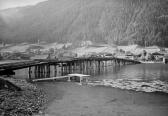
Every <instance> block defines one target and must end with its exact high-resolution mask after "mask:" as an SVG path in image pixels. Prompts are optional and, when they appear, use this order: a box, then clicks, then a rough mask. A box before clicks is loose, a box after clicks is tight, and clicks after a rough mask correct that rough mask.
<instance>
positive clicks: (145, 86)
mask: <svg viewBox="0 0 168 116" xmlns="http://www.w3.org/2000/svg"><path fill="white" fill-rule="evenodd" d="M54 73H55V71H54V68H53V67H51V71H50V74H43V76H44V77H53V76H54V75H57V76H59V75H61V72H60V69H59V67H58V70H57V74H54ZM71 73H82V74H89V75H91V76H90V79H89V83H88V85H89V86H110V87H113V88H120V89H128V90H134V91H145V92H155V91H159V92H165V93H168V65H166V64H137V65H123V66H108V67H104V68H102V69H101V70H98V69H97V68H88V69H86V70H83V71H80V70H72V71H71ZM65 74H68V72H64V75H65ZM15 76H16V77H17V78H19V77H20V78H23V77H24V78H28V69H22V70H17V71H16V75H15ZM37 76H41V75H37V74H36V75H35V74H33V73H32V75H31V77H32V78H40V77H37Z"/></svg>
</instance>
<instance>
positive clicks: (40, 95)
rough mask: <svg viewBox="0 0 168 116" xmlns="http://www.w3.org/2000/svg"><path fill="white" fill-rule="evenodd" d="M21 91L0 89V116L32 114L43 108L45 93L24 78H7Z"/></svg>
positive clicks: (26, 115)
mask: <svg viewBox="0 0 168 116" xmlns="http://www.w3.org/2000/svg"><path fill="white" fill-rule="evenodd" d="M6 80H8V81H10V82H12V83H13V84H15V85H17V86H18V87H20V88H21V89H22V91H11V90H8V89H1V90H0V116H32V115H34V114H38V113H39V112H41V111H42V110H43V109H44V107H43V106H44V104H45V102H46V99H45V93H44V92H43V91H42V90H39V89H37V88H36V86H34V85H32V84H30V83H28V82H27V81H26V80H20V79H13V78H7V79H6Z"/></svg>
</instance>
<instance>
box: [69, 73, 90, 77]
mask: <svg viewBox="0 0 168 116" xmlns="http://www.w3.org/2000/svg"><path fill="white" fill-rule="evenodd" d="M68 76H71V77H73V76H76V77H89V76H90V75H84V74H77V73H74V74H68Z"/></svg>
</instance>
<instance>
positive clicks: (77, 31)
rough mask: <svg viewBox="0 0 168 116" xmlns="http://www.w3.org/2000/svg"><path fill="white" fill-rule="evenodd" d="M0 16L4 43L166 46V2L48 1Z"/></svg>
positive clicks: (146, 0)
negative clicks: (85, 42) (86, 43)
mask: <svg viewBox="0 0 168 116" xmlns="http://www.w3.org/2000/svg"><path fill="white" fill-rule="evenodd" d="M0 14H1V15H0V40H1V41H5V42H25V41H29V42H36V41H37V40H45V41H49V42H52V41H56V42H73V43H75V42H76V43H77V42H79V41H82V40H91V41H93V42H99V43H113V44H128V43H138V44H140V45H145V44H146V45H155V44H156V45H161V46H166V45H167V46H168V0H49V1H47V2H43V3H40V4H38V5H37V6H29V7H23V8H16V9H8V10H4V11H1V13H0ZM74 41H75V42H74Z"/></svg>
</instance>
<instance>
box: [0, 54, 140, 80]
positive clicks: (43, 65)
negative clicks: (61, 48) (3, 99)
mask: <svg viewBox="0 0 168 116" xmlns="http://www.w3.org/2000/svg"><path fill="white" fill-rule="evenodd" d="M139 63H140V62H139V61H135V60H130V59H120V58H113V57H108V58H106V57H94V58H93V57H90V58H73V59H64V60H63V59H62V60H54V59H53V60H51V59H45V60H42V59H39V60H34V61H24V62H16V63H5V64H1V65H0V75H11V74H14V70H18V69H23V68H28V69H29V73H32V67H34V68H33V69H34V72H35V73H36V74H37V77H38V76H40V75H41V74H43V73H50V66H54V69H55V71H57V70H56V69H57V66H59V67H61V72H64V71H67V72H68V73H71V70H72V69H76V68H78V69H80V70H85V69H87V68H89V67H93V66H94V67H97V68H98V69H101V67H105V66H107V65H109V64H111V65H127V64H139ZM62 75H63V74H62Z"/></svg>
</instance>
